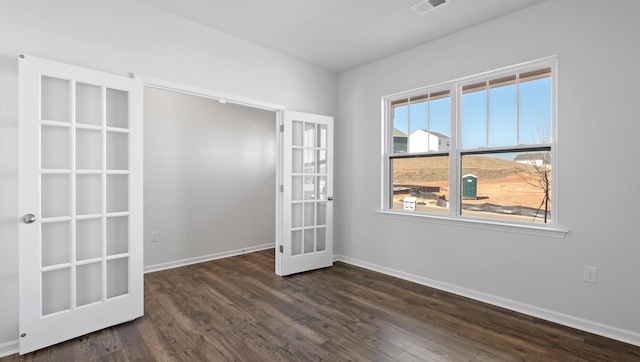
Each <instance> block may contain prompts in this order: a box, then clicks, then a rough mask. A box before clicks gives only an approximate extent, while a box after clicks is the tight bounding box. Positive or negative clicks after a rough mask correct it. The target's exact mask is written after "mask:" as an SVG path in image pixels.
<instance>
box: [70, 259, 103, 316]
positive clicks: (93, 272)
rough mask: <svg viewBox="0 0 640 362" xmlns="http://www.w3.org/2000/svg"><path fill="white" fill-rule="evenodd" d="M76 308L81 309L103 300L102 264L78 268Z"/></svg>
mask: <svg viewBox="0 0 640 362" xmlns="http://www.w3.org/2000/svg"><path fill="white" fill-rule="evenodd" d="M76 292H77V294H76V306H78V307H81V306H83V305H87V304H90V303H95V302H99V301H100V300H101V299H102V262H97V263H91V264H86V265H80V266H78V267H77V268H76Z"/></svg>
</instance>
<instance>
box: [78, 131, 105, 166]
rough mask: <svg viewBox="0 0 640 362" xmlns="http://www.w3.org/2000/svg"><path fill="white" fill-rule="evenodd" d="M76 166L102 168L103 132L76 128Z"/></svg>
mask: <svg viewBox="0 0 640 362" xmlns="http://www.w3.org/2000/svg"><path fill="white" fill-rule="evenodd" d="M76 168H78V169H85V170H86V169H90V170H101V169H102V132H100V131H96V130H89V129H76Z"/></svg>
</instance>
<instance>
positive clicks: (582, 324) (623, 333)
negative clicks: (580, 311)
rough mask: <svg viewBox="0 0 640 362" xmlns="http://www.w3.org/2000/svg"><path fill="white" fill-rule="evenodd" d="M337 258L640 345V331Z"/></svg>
mask: <svg viewBox="0 0 640 362" xmlns="http://www.w3.org/2000/svg"><path fill="white" fill-rule="evenodd" d="M334 259H335V260H336V261H341V262H343V263H347V264H351V265H355V266H358V267H361V268H365V269H369V270H372V271H375V272H379V273H382V274H386V275H390V276H393V277H396V278H400V279H404V280H408V281H411V282H414V283H418V284H422V285H425V286H428V287H431V288H435V289H439V290H442V291H445V292H449V293H453V294H457V295H460V296H463V297H467V298H471V299H475V300H478V301H481V302H484V303H488V304H492V305H495V306H498V307H502V308H506V309H509V310H512V311H515V312H519V313H522V314H527V315H530V316H533V317H536V318H540V319H544V320H547V321H550V322H554V323H558V324H562V325H565V326H568V327H571V328H576V329H579V330H582V331H585V332H589V333H593V334H597V335H600V336H603V337H607V338H611V339H615V340H618V341H621V342H625V343H629V344H633V345H635V346H640V333H637V332H633V331H629V330H625V329H621V328H617V327H613V326H609V325H605V324H601V323H598V322H594V321H590V320H587V319H582V318H578V317H574V316H571V315H568V314H564V313H558V312H555V311H552V310H549V309H544V308H538V307H536V306H533V305H529V304H525V303H521V302H517V301H513V300H510V299H506V298H501V297H498V296H495V295H491V294H487V293H483V292H479V291H476V290H472V289H467V288H463V287H459V286H456V285H452V284H448V283H443V282H440V281H437V280H432V279H428V278H424V277H421V276H418V275H414V274H409V273H405V272H402V271H399V270H395V269H390V268H386V267H383V266H380V265H376V264H372V263H368V262H365V261H362V260H358V259H354V258H350V257H347V256H342V255H336V256H335V257H334Z"/></svg>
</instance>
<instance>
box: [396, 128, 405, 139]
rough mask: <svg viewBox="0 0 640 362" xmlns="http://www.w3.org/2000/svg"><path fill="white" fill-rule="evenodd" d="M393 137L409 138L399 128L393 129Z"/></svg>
mask: <svg viewBox="0 0 640 362" xmlns="http://www.w3.org/2000/svg"><path fill="white" fill-rule="evenodd" d="M393 137H407V135H406V134H405V133H404V132H402V131H400V130H399V129H397V128H394V129H393Z"/></svg>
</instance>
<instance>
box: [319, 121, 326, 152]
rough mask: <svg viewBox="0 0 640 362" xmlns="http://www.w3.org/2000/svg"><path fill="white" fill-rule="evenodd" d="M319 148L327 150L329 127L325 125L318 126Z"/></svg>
mask: <svg viewBox="0 0 640 362" xmlns="http://www.w3.org/2000/svg"><path fill="white" fill-rule="evenodd" d="M318 147H320V148H327V126H326V125H324V124H319V125H318Z"/></svg>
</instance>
